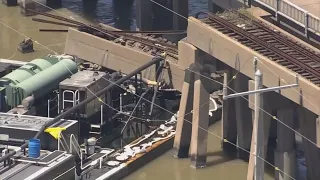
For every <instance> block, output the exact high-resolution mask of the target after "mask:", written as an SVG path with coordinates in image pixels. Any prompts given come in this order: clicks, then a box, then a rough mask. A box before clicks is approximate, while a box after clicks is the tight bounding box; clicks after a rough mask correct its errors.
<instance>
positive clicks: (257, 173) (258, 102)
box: [254, 70, 264, 180]
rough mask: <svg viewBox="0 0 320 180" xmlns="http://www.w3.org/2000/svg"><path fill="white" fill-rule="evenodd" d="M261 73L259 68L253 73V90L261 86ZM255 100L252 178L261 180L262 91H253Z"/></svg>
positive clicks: (262, 154)
mask: <svg viewBox="0 0 320 180" xmlns="http://www.w3.org/2000/svg"><path fill="white" fill-rule="evenodd" d="M262 86H263V83H262V73H261V72H260V70H257V72H256V73H255V90H256V91H258V90H260V89H261V88H262ZM254 96H255V102H254V116H255V117H254V120H255V123H254V124H255V125H256V127H255V128H256V131H255V136H256V137H255V139H254V140H255V142H254V143H255V154H256V155H255V161H254V165H255V168H254V179H255V180H263V179H264V178H263V176H264V161H263V160H262V158H263V156H264V129H263V123H264V122H263V114H262V113H261V110H260V108H261V107H262V105H263V103H262V101H263V99H262V93H261V92H260V93H255V94H254Z"/></svg>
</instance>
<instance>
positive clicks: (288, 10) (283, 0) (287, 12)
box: [254, 0, 320, 37]
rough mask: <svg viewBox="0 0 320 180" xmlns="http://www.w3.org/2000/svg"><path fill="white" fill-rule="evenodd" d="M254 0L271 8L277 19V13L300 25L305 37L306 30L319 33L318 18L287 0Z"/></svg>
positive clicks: (319, 23)
mask: <svg viewBox="0 0 320 180" xmlns="http://www.w3.org/2000/svg"><path fill="white" fill-rule="evenodd" d="M254 1H255V2H257V3H259V4H261V5H263V6H265V7H267V8H268V9H271V10H273V11H274V12H275V14H276V18H277V20H278V19H279V15H281V16H283V17H285V18H287V19H289V20H291V21H293V22H295V23H296V24H298V25H300V26H302V27H303V28H304V33H305V36H306V37H308V30H309V31H311V32H314V33H320V18H319V17H316V16H314V15H312V14H310V13H309V12H308V11H306V10H304V9H302V8H301V7H299V6H297V5H295V4H293V3H291V2H289V1H287V0H254Z"/></svg>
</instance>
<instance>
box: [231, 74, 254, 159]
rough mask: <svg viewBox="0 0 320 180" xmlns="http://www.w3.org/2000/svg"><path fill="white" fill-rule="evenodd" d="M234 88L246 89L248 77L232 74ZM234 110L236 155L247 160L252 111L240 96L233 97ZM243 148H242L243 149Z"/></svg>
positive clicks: (236, 89)
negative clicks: (236, 137) (236, 133)
mask: <svg viewBox="0 0 320 180" xmlns="http://www.w3.org/2000/svg"><path fill="white" fill-rule="evenodd" d="M234 78H235V79H234V80H233V81H234V88H235V91H236V92H245V91H248V89H249V86H248V82H249V78H248V77H247V76H245V75H243V74H241V73H237V75H236V76H234ZM235 106H236V107H235V111H236V121H237V123H236V124H237V132H238V146H239V147H240V148H238V156H239V157H240V158H241V159H243V160H246V161H248V160H249V154H248V152H246V151H245V150H247V151H250V144H251V136H252V113H251V109H250V108H249V103H248V101H247V100H246V99H244V98H242V97H237V98H235ZM242 148H243V149H245V150H243V149H242Z"/></svg>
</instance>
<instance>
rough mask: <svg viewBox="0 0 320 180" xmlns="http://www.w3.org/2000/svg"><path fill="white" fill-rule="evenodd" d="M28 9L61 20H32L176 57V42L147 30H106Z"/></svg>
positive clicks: (149, 51) (147, 51) (153, 53)
mask: <svg viewBox="0 0 320 180" xmlns="http://www.w3.org/2000/svg"><path fill="white" fill-rule="evenodd" d="M28 11H30V12H31V13H34V14H39V15H43V16H46V17H50V18H53V19H56V20H59V21H63V22H56V21H50V20H44V19H39V18H33V20H34V21H38V22H42V23H50V24H56V25H61V26H68V27H74V28H78V30H79V31H82V32H86V33H89V34H92V35H94V36H98V37H100V38H103V39H106V40H109V41H113V42H115V43H118V44H121V45H123V46H128V47H132V48H135V49H138V50H141V51H143V52H146V53H149V54H151V55H154V56H155V55H161V54H163V53H164V52H165V53H166V54H167V55H169V56H171V57H172V58H173V59H178V46H177V44H175V43H172V42H170V41H168V40H167V39H165V38H162V37H156V36H155V35H149V34H148V32H147V33H141V34H139V33H138V32H132V33H131V32H130V31H124V32H120V31H117V32H115V31H107V30H105V29H103V28H101V27H97V26H93V25H87V24H84V23H82V22H79V21H75V20H72V19H68V18H65V17H61V16H57V15H52V14H49V13H44V12H39V11H34V10H28ZM156 33H158V34H159V32H156ZM150 34H152V31H150ZM165 34H166V33H165Z"/></svg>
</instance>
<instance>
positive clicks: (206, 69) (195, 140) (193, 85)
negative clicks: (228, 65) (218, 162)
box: [173, 41, 220, 168]
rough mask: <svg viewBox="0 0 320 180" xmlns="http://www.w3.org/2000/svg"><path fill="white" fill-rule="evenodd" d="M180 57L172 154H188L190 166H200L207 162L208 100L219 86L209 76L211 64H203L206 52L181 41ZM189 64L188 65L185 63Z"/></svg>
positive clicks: (175, 155)
mask: <svg viewBox="0 0 320 180" xmlns="http://www.w3.org/2000/svg"><path fill="white" fill-rule="evenodd" d="M180 52H181V53H180ZM180 58H182V59H184V63H182V64H181V66H182V67H183V68H185V69H186V71H185V79H184V83H183V87H182V97H181V100H180V107H179V113H178V122H177V127H176V135H175V139H174V155H173V156H174V157H177V158H183V157H187V156H188V154H190V158H191V162H190V165H191V167H193V168H203V167H205V166H206V162H207V140H208V126H209V113H208V112H209V103H208V102H209V100H210V94H211V93H212V92H213V91H215V90H217V89H218V88H219V87H220V85H219V84H217V83H213V82H212V81H211V79H208V77H210V75H211V73H212V72H211V71H212V70H213V69H215V68H213V67H212V64H211V63H210V64H206V58H205V53H203V52H202V51H200V50H198V49H197V48H195V47H194V46H192V45H190V44H188V43H186V42H185V41H180V42H179V59H180ZM188 64H190V65H189V66H188ZM188 69H189V70H188ZM191 112H192V113H191ZM185 114H188V115H185ZM191 116H192V118H191ZM191 122H192V125H191ZM190 140H191V142H190Z"/></svg>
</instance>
